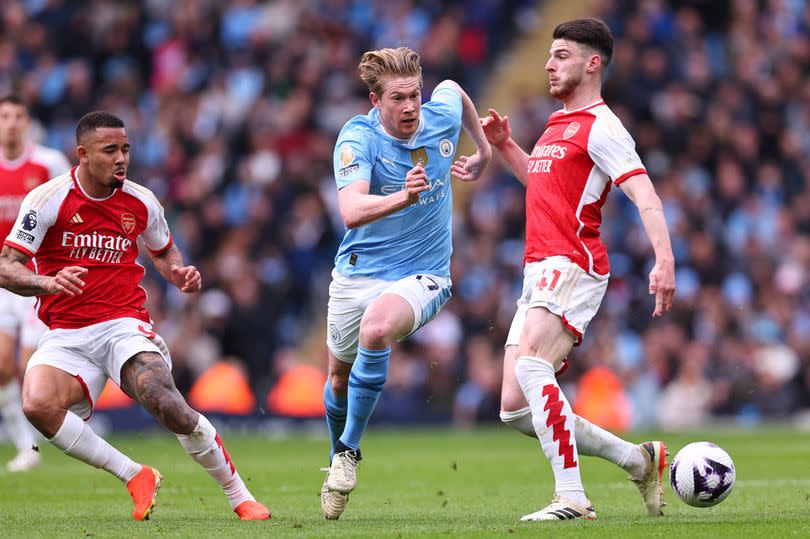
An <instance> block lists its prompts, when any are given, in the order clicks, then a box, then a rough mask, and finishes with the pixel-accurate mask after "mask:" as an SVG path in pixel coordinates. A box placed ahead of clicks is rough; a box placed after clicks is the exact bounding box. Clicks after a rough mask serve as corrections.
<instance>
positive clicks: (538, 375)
mask: <svg viewBox="0 0 810 539" xmlns="http://www.w3.org/2000/svg"><path fill="white" fill-rule="evenodd" d="M515 376H516V377H517V380H518V383H520V387H521V389H523V394H524V395H525V397H526V400H527V401H528V403H529V407H530V408H531V411H532V423H533V425H534V430H535V432H536V433H537V438H538V439H539V440H540V445H541V446H542V447H543V452H544V453H545V454H546V458H548V460H549V462H550V463H551V469H552V470H553V471H554V479H555V480H556V489H555V490H556V492H557V494H561V495H563V496H565V497H566V498H569V499H570V500H571V501H573V502H575V503H578V504H580V505H583V506H586V505H588V500H587V498H586V497H585V490H584V488H583V487H582V479H581V477H580V475H579V455H578V454H577V442H576V438H575V437H574V413H573V412H572V411H571V405H570V404H568V400H566V398H565V395H563V394H562V391H561V390H560V386H559V385H558V384H557V378H556V377H555V376H554V367H552V366H551V364H550V363H548V362H547V361H544V360H542V359H540V358H536V357H530V356H522V357H519V358H518V360H517V363H516V364H515Z"/></svg>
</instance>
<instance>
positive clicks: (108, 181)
mask: <svg viewBox="0 0 810 539" xmlns="http://www.w3.org/2000/svg"><path fill="white" fill-rule="evenodd" d="M76 144H77V145H78V147H77V148H76V153H77V155H78V156H79V165H80V166H81V167H82V168H84V169H85V171H86V173H87V174H88V176H89V177H90V179H91V180H92V181H93V182H95V183H100V184H102V185H104V186H106V187H110V188H112V189H116V188H118V187H121V186H122V185H123V184H124V180H125V179H126V177H127V167H128V166H129V138H128V137H127V132H126V129H124V122H123V121H122V120H121V118H119V117H118V116H116V115H114V114H110V113H109V112H106V111H95V112H90V113H88V114H85V115H84V116H82V117H81V119H80V120H79V123H78V124H77V125H76Z"/></svg>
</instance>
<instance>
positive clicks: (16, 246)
mask: <svg viewBox="0 0 810 539" xmlns="http://www.w3.org/2000/svg"><path fill="white" fill-rule="evenodd" d="M3 245H8V246H9V247H11V248H13V249H17V250H18V251H20V252H23V253H25V254H26V255H28V256H29V257H30V258H34V256H35V255H36V253H34V252H33V251H32V250H31V249H27V248H25V247H23V246H22V245H20V244H19V243H14V242H13V241H11V240H6V241H4V242H3Z"/></svg>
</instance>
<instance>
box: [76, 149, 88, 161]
mask: <svg viewBox="0 0 810 539" xmlns="http://www.w3.org/2000/svg"><path fill="white" fill-rule="evenodd" d="M76 156H77V157H78V158H79V162H80V163H81V162H84V161H85V160H86V159H87V148H85V147H84V146H77V147H76Z"/></svg>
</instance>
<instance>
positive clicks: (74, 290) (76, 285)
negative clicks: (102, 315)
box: [43, 266, 87, 296]
mask: <svg viewBox="0 0 810 539" xmlns="http://www.w3.org/2000/svg"><path fill="white" fill-rule="evenodd" d="M86 273H87V268H82V267H80V266H67V267H64V268H62V269H60V270H59V272H58V273H57V274H56V275H54V276H53V277H50V278H48V280H47V281H46V282H45V285H44V286H43V288H44V289H45V290H47V291H48V294H55V295H59V294H64V295H66V296H78V295H79V294H81V293H82V288H84V285H85V282H84V281H83V280H82V277H84V276H85V274H86Z"/></svg>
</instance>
